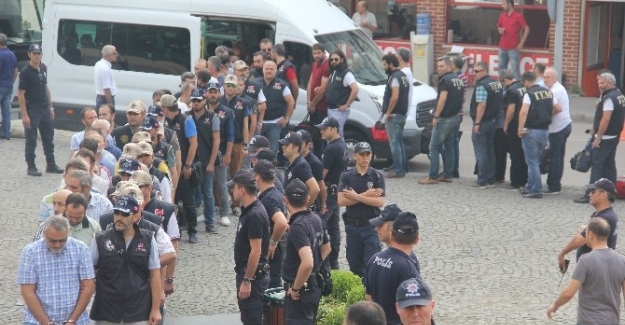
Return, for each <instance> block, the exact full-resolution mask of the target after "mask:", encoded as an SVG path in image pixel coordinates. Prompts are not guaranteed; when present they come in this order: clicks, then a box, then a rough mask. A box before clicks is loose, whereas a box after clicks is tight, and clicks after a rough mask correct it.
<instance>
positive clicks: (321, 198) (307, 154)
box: [297, 130, 327, 215]
mask: <svg viewBox="0 0 625 325" xmlns="http://www.w3.org/2000/svg"><path fill="white" fill-rule="evenodd" d="M297 133H298V134H299V135H300V137H301V138H302V150H301V154H302V157H304V160H306V162H307V163H308V166H310V170H311V172H312V175H313V177H314V178H315V180H316V181H317V185H318V186H319V195H317V199H316V200H315V202H314V204H313V208H314V210H313V211H315V212H317V213H319V215H321V214H322V213H324V211H322V210H321V209H322V207H325V206H326V197H327V193H326V184H325V183H324V181H323V164H322V163H321V160H319V158H317V156H316V155H315V154H313V153H312V147H313V139H312V136H311V135H310V133H309V132H308V131H306V130H298V131H297ZM324 142H325V141H324Z"/></svg>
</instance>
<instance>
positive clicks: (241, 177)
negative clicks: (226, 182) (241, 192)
mask: <svg viewBox="0 0 625 325" xmlns="http://www.w3.org/2000/svg"><path fill="white" fill-rule="evenodd" d="M232 183H233V184H239V185H244V186H247V185H256V179H255V178H254V175H252V173H250V172H249V171H247V170H244V169H241V170H239V171H238V172H237V173H236V174H234V177H232Z"/></svg>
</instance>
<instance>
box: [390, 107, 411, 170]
mask: <svg viewBox="0 0 625 325" xmlns="http://www.w3.org/2000/svg"><path fill="white" fill-rule="evenodd" d="M405 125H406V115H397V114H396V115H393V116H391V117H390V118H389V119H388V122H387V123H386V133H387V134H388V143H389V145H390V146H391V156H392V157H393V173H394V174H395V175H399V176H403V175H404V173H405V171H404V167H405V166H406V163H407V161H406V147H405V145H404V139H403V135H404V126H405Z"/></svg>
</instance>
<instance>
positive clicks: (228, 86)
mask: <svg viewBox="0 0 625 325" xmlns="http://www.w3.org/2000/svg"><path fill="white" fill-rule="evenodd" d="M237 86H238V85H237V84H226V88H237Z"/></svg>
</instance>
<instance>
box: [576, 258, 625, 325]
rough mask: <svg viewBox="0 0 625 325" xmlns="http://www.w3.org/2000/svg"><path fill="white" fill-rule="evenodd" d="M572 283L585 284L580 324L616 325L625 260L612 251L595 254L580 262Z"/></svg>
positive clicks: (581, 289) (624, 277)
mask: <svg viewBox="0 0 625 325" xmlns="http://www.w3.org/2000/svg"><path fill="white" fill-rule="evenodd" d="M573 279H575V280H578V281H580V282H581V283H582V287H581V288H580V290H579V302H578V307H577V323H578V324H579V325H590V324H604V325H610V324H614V325H617V324H618V323H619V316H620V305H621V287H622V285H623V281H624V280H625V256H623V255H621V254H620V253H618V252H616V251H614V250H612V249H611V248H606V249H600V250H593V251H592V252H590V253H588V254H584V255H583V256H582V257H580V258H579V261H578V262H577V266H576V267H575V271H574V272H573Z"/></svg>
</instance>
